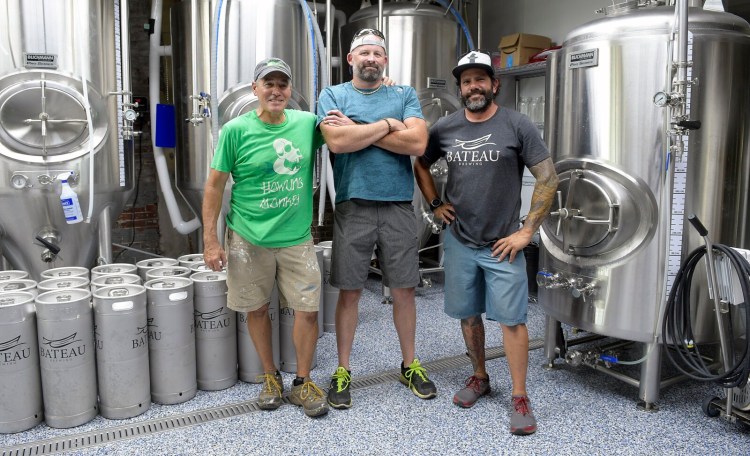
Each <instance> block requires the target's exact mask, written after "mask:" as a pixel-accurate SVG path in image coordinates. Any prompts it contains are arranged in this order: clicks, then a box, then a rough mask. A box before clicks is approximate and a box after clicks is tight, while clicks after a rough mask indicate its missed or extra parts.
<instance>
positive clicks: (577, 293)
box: [570, 282, 596, 302]
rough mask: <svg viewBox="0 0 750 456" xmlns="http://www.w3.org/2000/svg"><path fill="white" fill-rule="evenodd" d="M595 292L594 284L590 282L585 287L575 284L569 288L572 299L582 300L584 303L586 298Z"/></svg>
mask: <svg viewBox="0 0 750 456" xmlns="http://www.w3.org/2000/svg"><path fill="white" fill-rule="evenodd" d="M595 292H596V283H595V282H590V283H587V284H585V285H583V284H581V283H577V284H575V285H574V286H572V287H571V288H570V294H572V295H573V297H574V298H582V299H583V301H584V302H586V298H587V297H588V296H591V295H593V294H594V293H595Z"/></svg>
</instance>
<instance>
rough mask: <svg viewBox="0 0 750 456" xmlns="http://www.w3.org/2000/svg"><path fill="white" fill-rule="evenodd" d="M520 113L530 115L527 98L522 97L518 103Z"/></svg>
mask: <svg viewBox="0 0 750 456" xmlns="http://www.w3.org/2000/svg"><path fill="white" fill-rule="evenodd" d="M518 112H520V113H521V114H523V115H526V116H527V115H529V99H528V98H526V97H521V100H520V101H519V102H518Z"/></svg>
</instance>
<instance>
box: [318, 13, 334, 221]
mask: <svg viewBox="0 0 750 456" xmlns="http://www.w3.org/2000/svg"><path fill="white" fill-rule="evenodd" d="M332 43H333V14H332V6H331V0H326V62H325V65H326V68H328V75H329V77H330V74H331V70H332V68H331V67H332V65H331V54H332V52H331V51H332V47H333V44H332ZM323 88H324V87H321V89H323ZM329 168H330V160H329V158H328V148H327V147H326V146H323V147H322V148H321V153H320V176H319V177H320V186H319V188H318V191H319V192H320V193H319V195H318V226H323V224H324V223H323V221H324V218H325V207H326V193H327V192H328V180H327V178H326V175H327V174H328V173H329V172H330V171H329Z"/></svg>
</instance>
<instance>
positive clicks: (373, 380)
mask: <svg viewBox="0 0 750 456" xmlns="http://www.w3.org/2000/svg"><path fill="white" fill-rule="evenodd" d="M543 346H544V341H543V340H542V339H533V340H530V341H529V350H536V349H539V348H542V347H543ZM486 356H487V360H491V359H495V358H499V357H502V356H505V350H504V349H503V348H502V347H492V348H488V349H487V353H486ZM469 364H471V362H470V361H469V358H468V357H467V356H466V355H459V356H452V357H450V358H443V359H439V360H435V361H430V362H426V363H424V367H425V368H426V369H427V370H428V371H429V372H441V371H446V370H450V369H457V368H459V367H464V366H466V365H469ZM398 377H399V371H398V369H396V370H393V371H387V372H383V373H380V374H374V375H369V376H363V377H357V378H356V379H355V380H354V381H352V388H354V389H362V388H367V387H370V386H375V385H380V384H383V383H389V382H394V381H398ZM284 401H285V402H287V403H288V399H287V398H284ZM259 411H261V409H260V408H259V407H258V403H257V401H255V400H253V401H245V402H238V403H235V404H229V405H223V406H219V407H214V408H210V409H203V410H197V411H194V412H188V413H185V414H182V415H175V416H171V417H167V418H158V419H154V420H148V421H143V422H141V423H134V424H128V425H123V426H115V427H110V428H104V429H99V430H95V431H89V432H84V433H80V434H71V435H66V436H60V437H56V438H52V439H48V440H40V441H36V442H30V443H25V444H20V445H16V446H13V447H9V448H5V449H2V450H1V451H2V453H0V456H41V455H48V454H54V453H59V452H63V451H72V450H80V449H84V448H89V447H94V446H99V445H106V444H108V443H113V442H116V441H119V440H125V439H132V438H136V437H142V436H146V435H152V434H157V433H160V432H165V431H170V430H173V429H179V428H185V427H189V426H194V425H197V424H203V423H207V422H210V421H215V420H220V419H224V418H231V417H234V416H238V415H244V414H247V413H253V412H259Z"/></svg>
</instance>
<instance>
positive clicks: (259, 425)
mask: <svg viewBox="0 0 750 456" xmlns="http://www.w3.org/2000/svg"><path fill="white" fill-rule="evenodd" d="M442 298H443V294H442V287H441V285H440V283H439V282H437V281H436V283H435V285H434V286H433V287H432V288H428V289H422V288H420V289H418V291H417V304H418V318H419V323H418V328H417V335H418V346H417V350H418V356H419V357H420V358H421V359H422V360H423V361H431V360H436V359H440V358H444V357H448V356H455V355H459V354H461V353H463V352H464V346H463V340H462V338H461V334H460V330H459V326H458V323H457V322H456V321H453V320H450V319H448V318H447V317H445V316H444V314H443V312H442ZM487 329H488V330H487V345H488V346H497V345H500V344H501V343H502V339H501V336H500V330H499V329H498V328H497V327H494V326H489V325H488V327H487ZM543 329H544V316H543V314H542V312H541V310H540V308H539V307H538V305H536V304H531V305H530V308H529V332H530V335H531V337H532V338H540V337H542V334H543ZM335 344H336V342H335V336H334V335H333V334H329V333H327V334H325V335H324V336H323V337H322V338H321V339H320V340H319V348H318V367H317V368H316V369H315V370H314V371H313V378H314V379H315V380H316V381H317V382H318V383H319V384H320V385H321V386H326V384H327V381H328V380H327V379H328V377H329V375H330V374H331V373H332V372H333V370H334V369H335V367H336V365H337V363H336V350H335ZM398 353H399V351H398V341H397V339H396V336H395V331H394V329H393V325H392V322H391V313H390V306H388V305H384V304H382V303H381V289H380V284H379V281H377V280H375V279H371V280H370V281H369V282H368V287H367V289H366V290H365V292H364V293H363V302H362V303H361V307H360V325H359V329H358V332H357V336H356V339H355V346H354V351H353V353H352V369H353V375H354V376H355V377H356V376H362V375H369V374H376V373H381V372H383V371H390V370H393V369H395V368H396V367H397V366H398V363H399V361H400V360H399V354H398ZM544 361H545V360H544V355H543V353H542V350H535V351H532V352H531V353H530V362H529V364H530V367H529V380H528V389H529V393H530V395H531V399H532V405H533V407H534V410H535V414H536V416H537V419H538V420H539V431H538V432H537V433H536V434H534V435H532V436H528V437H515V436H512V435H510V434H509V433H508V431H507V427H508V415H507V413H508V412H507V410H508V407H507V406H508V402H509V397H508V396H509V388H510V379H509V375H508V369H507V364H506V362H505V359H504V358H500V359H496V360H492V361H489V362H488V368H489V371H490V375H491V377H492V388H493V394H492V395H491V396H490V397H487V398H483V399H481V400H480V401H479V402H478V403H477V405H476V406H475V407H474V408H472V409H469V410H464V409H460V408H458V407H456V406H454V405H453V404H452V402H451V398H452V395H453V392H455V390H456V389H457V388H459V387H460V386H462V385H463V381H464V379H465V377H466V376H467V375H469V374H470V369H469V367H465V368H462V369H454V370H447V371H441V372H434V373H432V374H431V378H432V379H433V380H434V381H435V383H436V384H437V387H438V397H437V398H435V399H433V400H430V401H422V400H420V399H418V398H416V397H415V396H413V395H412V394H411V393H410V392H409V391H408V390H407V389H406V388H405V387H404V386H402V385H401V384H400V383H398V382H395V381H394V382H392V383H385V384H378V385H376V386H372V387H367V388H361V389H357V390H354V391H353V401H354V407H353V408H352V409H350V410H345V411H337V410H332V411H331V412H330V413H329V414H328V415H327V416H325V417H323V418H320V419H315V420H313V419H309V418H307V417H305V416H304V415H303V413H302V411H301V410H300V409H299V408H297V407H294V406H292V405H284V406H282V407H281V408H280V409H279V410H277V411H275V412H257V413H249V414H245V415H240V416H236V417H234V418H228V419H222V420H216V421H213V422H210V423H207V424H203V425H197V426H193V427H187V428H181V429H177V430H173V431H167V432H161V433H157V434H153V435H150V436H146V437H141V438H137V439H129V440H120V441H117V442H115V443H114V444H110V445H107V446H102V447H94V448H87V449H85V450H80V451H77V452H72V453H69V454H85V455H98V454H108V455H109V454H113V455H133V454H150V455H157V454H202V455H204V454H209V455H213V454H222V455H223V454H316V455H317V454H341V453H343V454H346V453H352V454H403V453H411V454H428V455H429V454H440V455H443V454H543V455H546V454H555V455H568V454H570V455H581V454H586V455H592V454H595V455H611V454H624V455H630V454H648V455H654V454H658V455H672V454H675V455H677V454H681V455H683V454H690V455H702V454H721V455H743V454H750V432H749V431H747V430H746V429H745V428H743V427H741V426H739V425H733V424H729V423H726V422H724V421H723V420H721V419H718V418H707V417H706V416H704V415H703V413H702V411H701V408H700V402H701V401H702V400H703V399H704V398H705V397H708V396H712V395H718V394H721V390H719V389H717V388H715V387H712V386H710V385H705V384H699V383H682V384H678V385H676V386H672V387H670V388H666V389H664V390H662V392H661V400H660V401H659V406H660V411H659V412H657V413H646V412H643V411H640V410H638V409H637V408H636V406H635V403H636V400H637V395H638V391H637V389H636V388H634V387H631V386H628V385H626V384H624V383H622V382H620V381H618V380H615V379H613V378H612V377H609V376H607V375H604V374H601V373H597V372H594V371H593V370H591V369H589V368H585V367H579V368H572V367H569V366H563V367H562V368H560V369H556V370H553V371H547V370H544V369H542V368H541V367H540V366H541V365H542V364H543V363H544ZM284 379H285V383H286V384H287V388H288V385H289V384H290V383H291V380H292V375H291V374H285V375H284ZM259 389H260V386H259V385H252V384H247V383H243V382H239V383H238V384H237V385H235V386H234V387H232V388H229V389H227V390H224V391H218V392H203V391H199V392H198V395H197V396H196V397H195V398H194V399H192V400H191V401H188V402H186V403H183V404H179V405H172V406H159V405H156V404H152V407H151V409H150V410H149V411H148V412H146V413H145V414H143V415H141V416H139V417H136V418H133V419H130V420H123V421H112V420H106V419H104V418H101V417H97V418H96V419H95V420H93V421H91V422H90V423H87V424H86V425H84V426H80V427H78V428H74V429H67V430H65V429H51V428H49V427H47V426H46V425H44V424H42V425H39V426H37V427H35V428H34V429H31V430H29V431H26V432H22V433H19V434H13V435H0V449H2V448H7V447H8V446H13V445H18V444H21V443H24V442H34V441H38V440H42V439H47V438H51V437H56V436H61V435H71V434H77V433H80V432H86V431H91V430H100V429H106V428H109V427H114V426H120V425H123V424H129V423H136V422H141V421H145V420H150V419H155V418H160V417H167V416H172V415H178V414H182V413H185V412H190V411H195V410H201V409H205V408H209V407H216V406H220V405H225V404H231V403H236V402H240V401H246V400H252V399H253V398H255V396H256V395H257V393H258V391H259Z"/></svg>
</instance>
